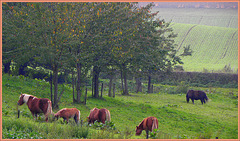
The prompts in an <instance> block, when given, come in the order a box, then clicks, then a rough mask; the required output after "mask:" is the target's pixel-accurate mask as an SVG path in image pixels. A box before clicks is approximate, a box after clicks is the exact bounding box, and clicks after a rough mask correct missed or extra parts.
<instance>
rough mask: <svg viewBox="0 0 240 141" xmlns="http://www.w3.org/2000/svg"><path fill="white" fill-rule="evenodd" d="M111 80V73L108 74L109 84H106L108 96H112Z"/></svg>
mask: <svg viewBox="0 0 240 141" xmlns="http://www.w3.org/2000/svg"><path fill="white" fill-rule="evenodd" d="M112 80H113V74H111V75H110V80H109V84H108V88H109V90H108V96H109V97H112Z"/></svg>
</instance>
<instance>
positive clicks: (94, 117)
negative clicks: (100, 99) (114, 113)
mask: <svg viewBox="0 0 240 141" xmlns="http://www.w3.org/2000/svg"><path fill="white" fill-rule="evenodd" d="M87 118H88V124H90V123H94V122H95V121H97V122H102V123H103V124H105V121H109V122H110V121H111V116H110V112H109V110H107V109H105V108H103V109H98V108H93V109H92V110H91V111H90V114H89V116H88V117H87Z"/></svg>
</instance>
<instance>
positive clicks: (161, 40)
mask: <svg viewBox="0 0 240 141" xmlns="http://www.w3.org/2000/svg"><path fill="white" fill-rule="evenodd" d="M153 6H154V5H153V4H149V5H147V6H145V7H138V4H137V3H113V2H111V3H110V2H100V3H91V2H80V3H3V23H2V25H3V65H4V71H5V72H7V71H8V70H9V66H10V63H11V62H15V63H16V66H17V67H18V68H19V74H21V75H24V68H26V67H27V66H31V67H37V66H41V67H44V68H45V69H49V70H51V71H52V76H53V77H52V82H53V90H54V98H53V106H54V108H58V102H59V100H60V97H61V94H62V92H60V94H59V92H58V73H59V72H64V73H69V74H70V73H71V74H72V76H73V77H76V81H77V82H76V93H77V98H76V100H75V98H74V101H75V102H77V103H81V99H80V98H81V95H82V94H81V89H82V88H83V80H84V79H85V78H86V77H87V76H88V74H89V72H92V73H91V78H92V82H93V93H94V97H96V98H98V97H99V83H98V82H99V74H100V73H101V72H108V73H109V74H110V75H111V76H112V77H111V78H113V76H114V72H115V70H119V71H120V72H121V78H122V88H123V93H122V94H123V95H128V94H129V93H128V88H127V74H129V72H131V73H132V74H135V76H136V77H137V78H138V77H140V76H138V75H139V74H143V73H144V74H145V75H147V76H148V78H149V86H151V75H152V74H153V73H154V72H156V71H166V70H171V68H172V67H173V66H174V65H175V64H177V63H183V62H181V59H180V56H181V55H184V54H186V52H189V48H186V49H185V51H184V53H182V54H181V55H178V56H177V55H176V54H177V52H176V50H175V49H174V48H175V46H176V45H175V44H174V38H175V37H176V34H174V33H173V30H172V29H171V28H170V27H169V25H170V23H165V21H164V20H160V19H156V15H157V13H151V12H150V10H151V8H152V7H153ZM139 72H141V73H139ZM73 81H74V79H73ZM110 82H111V83H112V80H110Z"/></svg>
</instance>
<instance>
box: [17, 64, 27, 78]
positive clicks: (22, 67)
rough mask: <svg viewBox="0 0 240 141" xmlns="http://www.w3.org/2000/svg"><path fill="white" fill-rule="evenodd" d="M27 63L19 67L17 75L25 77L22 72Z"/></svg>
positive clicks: (24, 72)
mask: <svg viewBox="0 0 240 141" xmlns="http://www.w3.org/2000/svg"><path fill="white" fill-rule="evenodd" d="M27 64H28V63H24V64H23V65H20V66H19V70H18V75H25V74H26V71H24V69H25V68H26V67H27Z"/></svg>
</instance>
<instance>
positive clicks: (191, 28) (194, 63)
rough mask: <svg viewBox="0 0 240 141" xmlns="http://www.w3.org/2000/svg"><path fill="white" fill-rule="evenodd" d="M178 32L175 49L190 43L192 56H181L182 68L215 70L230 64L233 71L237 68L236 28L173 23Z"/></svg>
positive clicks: (181, 48) (180, 49)
mask: <svg viewBox="0 0 240 141" xmlns="http://www.w3.org/2000/svg"><path fill="white" fill-rule="evenodd" d="M172 28H173V29H174V31H175V33H177V34H178V37H177V38H176V40H175V41H176V44H177V45H178V47H177V50H179V51H180V52H182V51H183V47H184V46H187V45H190V46H191V49H192V50H193V54H192V56H187V57H184V58H183V62H184V65H183V67H184V70H186V71H202V70H203V69H204V68H205V69H207V70H209V71H212V70H214V71H217V70H221V69H223V68H224V67H225V66H230V67H231V69H233V70H234V71H235V72H236V71H237V68H238V29H236V28H224V27H213V26H204V25H193V24H180V23H173V24H172Z"/></svg>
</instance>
